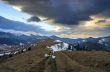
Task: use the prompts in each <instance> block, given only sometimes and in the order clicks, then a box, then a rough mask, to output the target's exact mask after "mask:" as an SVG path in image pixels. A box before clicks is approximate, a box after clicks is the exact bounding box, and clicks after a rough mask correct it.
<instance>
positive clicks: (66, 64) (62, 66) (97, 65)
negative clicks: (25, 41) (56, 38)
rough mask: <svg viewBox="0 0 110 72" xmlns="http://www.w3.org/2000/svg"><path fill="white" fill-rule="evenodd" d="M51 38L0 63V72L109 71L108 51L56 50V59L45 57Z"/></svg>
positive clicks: (109, 57) (109, 55) (109, 59)
mask: <svg viewBox="0 0 110 72" xmlns="http://www.w3.org/2000/svg"><path fill="white" fill-rule="evenodd" d="M52 44H54V42H53V40H51V39H48V40H45V41H43V42H42V41H41V42H39V43H38V45H37V46H35V47H32V50H31V51H28V52H25V53H22V54H19V55H16V56H14V57H12V58H9V59H7V60H6V61H4V62H2V63H1V64H0V72H110V53H108V52H101V51H97V52H95V51H92V52H83V51H76V52H72V51H67V52H66V51H63V52H56V53H55V55H56V60H52V59H51V58H50V57H49V58H45V57H44V54H45V53H48V52H49V50H48V49H47V48H46V46H50V45H52Z"/></svg>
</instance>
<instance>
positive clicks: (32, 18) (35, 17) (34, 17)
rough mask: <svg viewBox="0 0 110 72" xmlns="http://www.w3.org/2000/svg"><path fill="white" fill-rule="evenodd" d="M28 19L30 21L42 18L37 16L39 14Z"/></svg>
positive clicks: (38, 20) (37, 20)
mask: <svg viewBox="0 0 110 72" xmlns="http://www.w3.org/2000/svg"><path fill="white" fill-rule="evenodd" d="M27 21H28V22H40V21H41V20H40V18H39V17H37V16H32V17H31V18H29V19H28V20H27Z"/></svg>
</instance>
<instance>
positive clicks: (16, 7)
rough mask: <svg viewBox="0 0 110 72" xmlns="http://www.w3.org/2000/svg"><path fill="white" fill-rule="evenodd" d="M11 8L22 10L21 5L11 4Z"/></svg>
mask: <svg viewBox="0 0 110 72" xmlns="http://www.w3.org/2000/svg"><path fill="white" fill-rule="evenodd" d="M12 8H14V9H16V10H17V11H20V12H21V11H22V7H21V6H12Z"/></svg>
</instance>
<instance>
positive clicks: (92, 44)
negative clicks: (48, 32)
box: [50, 36, 110, 51]
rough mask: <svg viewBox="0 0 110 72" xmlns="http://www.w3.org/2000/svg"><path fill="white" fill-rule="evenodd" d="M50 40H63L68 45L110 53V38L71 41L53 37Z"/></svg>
mask: <svg viewBox="0 0 110 72" xmlns="http://www.w3.org/2000/svg"><path fill="white" fill-rule="evenodd" d="M50 38H52V39H56V40H61V41H63V42H65V43H68V44H74V43H78V44H80V46H87V47H88V48H90V49H93V50H106V51H110V36H108V37H99V38H93V37H89V38H85V39H84V38H78V39H70V38H60V37H57V36H51V37H50Z"/></svg>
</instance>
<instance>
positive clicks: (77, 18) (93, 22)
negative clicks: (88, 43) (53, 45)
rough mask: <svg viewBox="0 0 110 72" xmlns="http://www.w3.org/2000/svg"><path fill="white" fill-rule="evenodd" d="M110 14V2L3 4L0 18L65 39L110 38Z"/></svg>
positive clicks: (9, 0) (12, 0)
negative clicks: (24, 24) (33, 27)
mask: <svg viewBox="0 0 110 72" xmlns="http://www.w3.org/2000/svg"><path fill="white" fill-rule="evenodd" d="M109 13H110V0H1V1H0V16H3V17H5V18H8V19H11V20H14V21H20V22H24V23H26V24H31V25H34V26H36V27H40V28H41V29H43V30H45V32H47V33H49V32H50V33H49V35H57V36H60V37H66V38H87V37H103V36H110V32H109V31H110V14H109ZM41 34H43V33H41Z"/></svg>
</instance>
